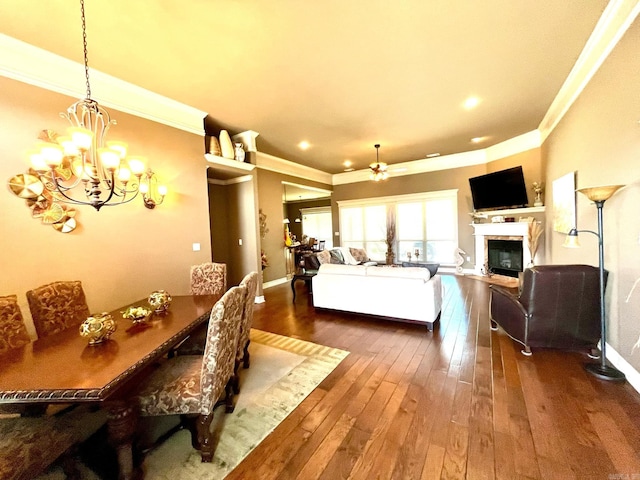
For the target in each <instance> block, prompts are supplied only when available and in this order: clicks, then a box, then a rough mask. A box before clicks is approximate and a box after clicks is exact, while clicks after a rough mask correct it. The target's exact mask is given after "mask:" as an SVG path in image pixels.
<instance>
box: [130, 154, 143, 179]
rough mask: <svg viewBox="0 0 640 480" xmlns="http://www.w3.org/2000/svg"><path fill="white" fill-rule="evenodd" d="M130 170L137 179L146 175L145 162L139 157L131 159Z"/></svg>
mask: <svg viewBox="0 0 640 480" xmlns="http://www.w3.org/2000/svg"><path fill="white" fill-rule="evenodd" d="M129 168H130V169H131V173H133V174H134V175H135V176H136V177H140V176H141V175H142V174H143V173H144V169H145V162H144V160H142V159H141V158H139V157H131V158H129Z"/></svg>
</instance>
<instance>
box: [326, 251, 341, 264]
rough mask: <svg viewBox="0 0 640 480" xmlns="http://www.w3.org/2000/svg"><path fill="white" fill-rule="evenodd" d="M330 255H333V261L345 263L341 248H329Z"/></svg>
mask: <svg viewBox="0 0 640 480" xmlns="http://www.w3.org/2000/svg"><path fill="white" fill-rule="evenodd" d="M329 255H331V263H338V264H344V257H343V256H342V252H341V251H340V250H339V249H337V248H334V249H332V250H329Z"/></svg>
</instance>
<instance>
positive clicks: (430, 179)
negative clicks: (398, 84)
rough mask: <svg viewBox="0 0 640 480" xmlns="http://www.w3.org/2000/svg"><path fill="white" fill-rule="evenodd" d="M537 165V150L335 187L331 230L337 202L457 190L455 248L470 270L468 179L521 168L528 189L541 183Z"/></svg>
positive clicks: (335, 225) (471, 244)
mask: <svg viewBox="0 0 640 480" xmlns="http://www.w3.org/2000/svg"><path fill="white" fill-rule="evenodd" d="M540 161H541V154H540V149H538V148H536V149H532V150H528V151H526V152H522V153H519V154H516V155H511V156H509V157H505V158H503V159H500V160H495V161H493V162H490V163H488V164H483V165H474V166H470V167H461V168H454V169H449V170H440V171H436V172H428V173H421V174H417V175H407V176H402V177H393V176H391V177H390V178H389V179H388V180H385V181H384V182H371V181H367V182H360V183H356V184H348V185H336V186H335V187H334V193H333V195H332V207H333V210H332V213H333V228H334V231H339V225H340V223H339V212H338V204H337V202H338V201H340V200H353V199H360V198H371V197H385V196H393V195H404V194H409V193H422V192H435V191H439V190H451V189H457V190H458V244H459V246H460V248H461V249H462V250H464V251H465V252H466V254H467V256H470V257H471V261H470V262H467V261H465V263H464V264H463V268H473V267H474V264H475V254H474V249H475V245H474V239H473V228H472V227H471V217H470V216H469V213H470V212H472V211H473V202H472V200H471V190H470V189H469V178H472V177H476V176H478V175H484V174H485V173H490V172H496V171H498V170H503V169H505V168H510V167H515V166H518V165H522V169H523V173H524V180H525V183H526V185H527V186H530V185H531V184H532V183H533V182H535V181H540V180H541V174H540V171H541V166H540ZM527 193H528V195H529V203H530V204H533V193H532V192H531V191H529V192H527ZM334 243H335V244H339V239H336V238H334Z"/></svg>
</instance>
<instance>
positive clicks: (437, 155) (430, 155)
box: [427, 152, 440, 158]
mask: <svg viewBox="0 0 640 480" xmlns="http://www.w3.org/2000/svg"><path fill="white" fill-rule="evenodd" d="M439 156H440V154H439V153H437V152H436V153H428V154H427V158H433V157H439Z"/></svg>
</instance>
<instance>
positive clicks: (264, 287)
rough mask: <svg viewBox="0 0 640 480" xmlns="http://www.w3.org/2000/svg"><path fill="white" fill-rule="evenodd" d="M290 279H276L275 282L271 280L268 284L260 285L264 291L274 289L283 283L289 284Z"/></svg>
mask: <svg viewBox="0 0 640 480" xmlns="http://www.w3.org/2000/svg"><path fill="white" fill-rule="evenodd" d="M290 280H291V279H290V278H287V277H282V278H276V279H275V280H271V281H270V282H265V283H263V284H262V289H263V290H266V289H267V288H270V287H275V286H276V285H282V284H283V283H287V282H289V281H290Z"/></svg>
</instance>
